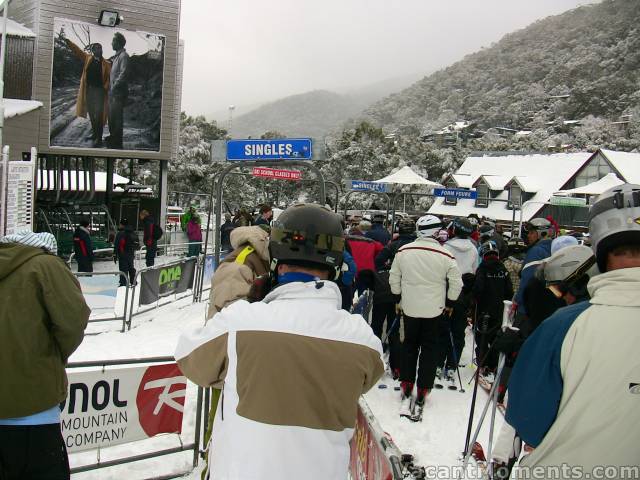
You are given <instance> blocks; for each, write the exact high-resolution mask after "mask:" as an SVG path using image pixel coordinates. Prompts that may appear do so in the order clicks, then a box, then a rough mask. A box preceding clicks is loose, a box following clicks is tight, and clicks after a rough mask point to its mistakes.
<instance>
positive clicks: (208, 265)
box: [202, 255, 216, 286]
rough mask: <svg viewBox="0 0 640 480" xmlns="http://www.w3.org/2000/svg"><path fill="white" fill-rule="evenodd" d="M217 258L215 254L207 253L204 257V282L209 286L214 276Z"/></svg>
mask: <svg viewBox="0 0 640 480" xmlns="http://www.w3.org/2000/svg"><path fill="white" fill-rule="evenodd" d="M215 263H216V258H215V257H214V256H213V255H207V256H206V257H204V273H203V278H202V284H203V285H205V286H207V285H211V279H212V278H213V272H215V270H216V265H215Z"/></svg>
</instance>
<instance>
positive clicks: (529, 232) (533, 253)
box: [515, 218, 555, 315]
mask: <svg viewBox="0 0 640 480" xmlns="http://www.w3.org/2000/svg"><path fill="white" fill-rule="evenodd" d="M524 230H525V232H526V237H525V241H526V242H527V244H528V245H529V249H528V250H527V254H526V255H525V257H524V261H523V262H522V271H521V272H520V287H519V288H518V292H517V293H516V296H515V302H516V304H517V305H518V313H519V314H523V315H526V314H527V311H526V309H525V307H524V289H525V288H527V285H528V284H529V280H531V278H533V274H534V273H535V271H536V268H537V266H538V265H540V264H541V263H542V261H543V260H544V259H545V258H549V257H550V256H551V242H552V241H553V238H554V237H555V230H554V228H553V225H552V224H551V222H550V221H549V220H547V219H546V218H534V219H533V220H531V221H529V222H527V223H526V224H525V226H524Z"/></svg>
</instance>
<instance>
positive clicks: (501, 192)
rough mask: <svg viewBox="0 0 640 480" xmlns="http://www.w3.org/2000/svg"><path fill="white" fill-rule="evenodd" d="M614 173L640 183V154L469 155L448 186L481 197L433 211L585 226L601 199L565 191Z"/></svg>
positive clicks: (450, 201) (440, 203) (439, 202)
mask: <svg viewBox="0 0 640 480" xmlns="http://www.w3.org/2000/svg"><path fill="white" fill-rule="evenodd" d="M608 174H615V175H616V176H617V177H618V178H619V179H620V180H622V181H624V182H629V183H640V153H627V152H616V151H612V150H605V149H600V150H598V151H596V152H595V153H590V152H578V153H557V154H549V155H544V154H530V155H507V156H497V157H495V156H494V157H491V156H482V157H469V158H467V159H466V160H465V161H464V163H463V164H462V166H461V167H460V168H459V169H458V170H457V171H456V172H455V173H453V174H451V175H448V176H446V177H445V178H444V180H443V182H442V183H444V185H445V186H446V187H448V188H462V189H475V190H476V192H477V198H476V199H475V200H472V199H456V198H453V197H445V198H436V200H435V202H434V204H433V205H432V206H431V208H430V209H429V213H432V214H436V215H445V216H451V217H466V216H468V215H470V214H472V213H475V214H477V215H478V216H479V217H489V218H493V219H496V220H499V221H503V222H509V221H513V220H515V221H519V220H520V219H521V218H522V220H523V221H528V220H530V219H532V218H534V217H540V216H542V217H546V216H547V215H551V216H552V217H553V218H554V219H555V220H556V221H558V223H560V224H561V225H563V226H567V227H585V226H586V224H587V215H588V208H587V207H588V205H589V203H590V201H591V200H592V199H593V197H595V195H588V194H581V193H577V194H572V193H571V192H567V193H563V191H565V190H571V189H574V188H577V187H584V186H586V185H589V184H592V183H594V182H597V181H599V180H601V179H602V178H604V177H605V176H606V175H608ZM556 194H558V195H563V196H565V197H566V196H568V195H571V196H573V197H576V198H581V199H584V200H583V201H582V203H584V206H582V207H580V206H578V205H577V204H578V203H579V202H580V201H573V202H566V201H565V202H561V201H557V202H556V201H554V199H555V198H557V196H556ZM552 202H553V203H564V204H563V205H559V204H557V205H553V204H552ZM568 203H572V205H567V204H568Z"/></svg>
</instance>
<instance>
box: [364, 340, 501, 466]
mask: <svg viewBox="0 0 640 480" xmlns="http://www.w3.org/2000/svg"><path fill="white" fill-rule="evenodd" d="M471 348H472V337H471V336H470V334H469V335H467V341H466V345H465V350H464V352H463V354H462V363H463V364H465V365H468V366H467V367H464V368H462V369H461V371H460V375H461V377H462V385H463V388H464V390H465V392H464V393H460V392H459V391H453V390H448V389H447V388H446V387H445V388H444V389H442V390H436V389H434V390H433V391H432V392H431V394H430V395H429V396H428V397H427V401H426V403H425V407H424V411H423V418H422V422H421V423H413V422H411V421H410V420H407V419H406V418H400V416H399V414H398V411H399V406H400V392H399V391H396V390H394V388H393V387H394V386H396V385H398V386H399V382H396V381H394V380H393V379H392V378H391V377H389V376H388V375H387V374H385V375H384V377H383V378H382V379H381V380H380V381H379V382H378V386H379V385H381V384H384V385H386V386H387V388H384V389H382V388H376V387H374V388H373V389H371V391H370V392H369V393H367V394H366V395H365V400H366V401H367V403H368V404H369V407H371V410H372V411H373V413H374V414H375V416H376V418H377V419H378V422H379V423H380V425H381V426H382V428H383V429H384V430H385V431H386V432H387V433H388V434H389V435H390V436H391V438H393V440H394V442H395V443H396V445H397V446H398V448H399V449H400V451H401V452H402V453H410V454H412V455H414V457H415V461H414V463H415V464H416V465H420V466H428V465H430V466H438V467H452V466H454V467H455V466H459V465H461V462H460V460H459V458H460V457H461V453H462V451H463V449H464V442H465V436H466V432H467V422H468V419H469V408H470V406H471V396H472V393H473V383H470V384H469V381H470V380H471V379H472V377H473V375H474V371H475V370H474V369H473V368H472V367H471V366H470V365H471ZM458 387H459V385H458ZM487 399H488V395H487V393H486V392H485V391H484V390H483V389H481V388H478V397H477V400H476V413H475V420H476V421H474V426H473V428H474V430H473V431H475V428H476V425H477V419H478V417H479V416H480V413H481V412H482V408H483V407H484V405H485V403H486V401H487ZM490 414H491V410H489V413H488V414H487V420H486V421H485V422H484V423H483V428H482V430H481V434H480V437H479V439H478V441H479V442H480V443H481V444H482V446H483V447H484V448H485V451H486V449H487V443H488V442H487V440H488V438H489V418H490ZM503 422H504V417H503V416H502V414H501V413H500V412H499V411H498V412H496V424H495V425H496V426H495V432H496V433H495V434H494V441H495V437H496V435H497V432H498V431H499V430H500V427H501V426H502V423H503ZM473 431H472V432H473ZM440 478H447V477H440ZM450 478H455V477H454V476H453V475H452V476H451V477H450ZM472 478H473V477H472Z"/></svg>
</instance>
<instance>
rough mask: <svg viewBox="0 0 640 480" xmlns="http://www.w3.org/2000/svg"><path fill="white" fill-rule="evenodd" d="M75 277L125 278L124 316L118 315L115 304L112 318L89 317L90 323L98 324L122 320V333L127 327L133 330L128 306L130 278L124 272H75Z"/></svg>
mask: <svg viewBox="0 0 640 480" xmlns="http://www.w3.org/2000/svg"><path fill="white" fill-rule="evenodd" d="M74 275H75V276H76V277H78V278H83V277H99V276H107V275H112V276H118V277H120V278H124V281H125V287H126V289H125V292H124V305H123V307H122V315H118V313H117V312H116V307H117V305H115V304H114V312H113V313H114V314H113V316H112V317H106V318H91V317H89V323H97V322H113V321H117V320H120V321H122V330H121V332H124V331H125V329H126V327H128V328H129V329H131V318H130V317H129V321H127V306H128V304H129V278H128V276H127V274H126V273H124V272H120V271H117V272H74ZM116 302H117V297H116Z"/></svg>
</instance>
